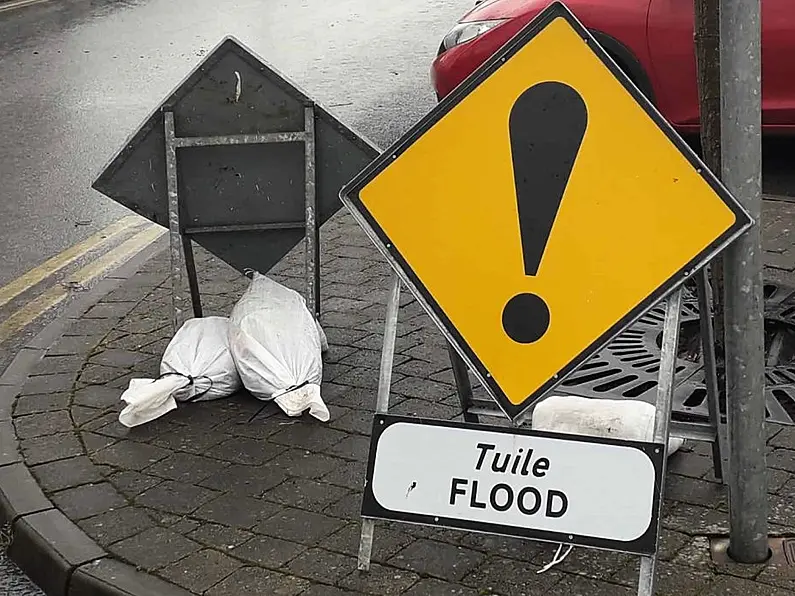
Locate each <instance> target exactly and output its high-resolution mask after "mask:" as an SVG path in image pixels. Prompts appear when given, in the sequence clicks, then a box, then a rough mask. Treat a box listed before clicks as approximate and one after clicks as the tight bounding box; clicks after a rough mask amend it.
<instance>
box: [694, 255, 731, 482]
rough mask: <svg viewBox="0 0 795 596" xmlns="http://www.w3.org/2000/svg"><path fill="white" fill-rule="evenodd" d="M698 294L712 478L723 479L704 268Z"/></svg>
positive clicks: (721, 429) (723, 450)
mask: <svg viewBox="0 0 795 596" xmlns="http://www.w3.org/2000/svg"><path fill="white" fill-rule="evenodd" d="M696 284H697V291H698V312H699V321H700V324H701V353H702V354H703V356H704V384H705V385H706V388H707V407H708V409H709V418H710V423H711V424H713V425H714V427H715V440H714V441H713V442H712V461H713V466H714V468H715V478H717V479H718V480H723V479H724V478H725V475H724V473H723V471H724V457H725V455H726V427H725V425H724V424H723V421H722V415H721V412H720V398H719V396H720V388H719V387H718V368H717V361H716V359H715V328H714V326H713V323H712V308H711V305H712V292H711V288H710V285H709V278H708V273H707V268H706V267H704V268H703V269H702V270H701V271H699V273H698V275H697V277H696Z"/></svg>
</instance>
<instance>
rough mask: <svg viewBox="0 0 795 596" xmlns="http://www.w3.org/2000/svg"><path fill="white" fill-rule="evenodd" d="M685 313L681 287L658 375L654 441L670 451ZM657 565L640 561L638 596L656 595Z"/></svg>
mask: <svg viewBox="0 0 795 596" xmlns="http://www.w3.org/2000/svg"><path fill="white" fill-rule="evenodd" d="M681 315H682V289H681V288H679V289H678V290H676V291H675V292H674V293H673V294H671V296H669V297H668V301H667V302H666V305H665V322H664V323H663V336H662V346H661V348H660V372H659V374H658V377H657V400H656V402H655V404H654V405H655V412H654V439H653V440H654V442H655V443H662V445H663V449H665V450H666V453H667V450H668V439H669V437H670V422H671V411H672V403H673V398H674V385H675V383H676V356H677V350H678V348H679V320H680V318H681ZM666 464H667V457H663V463H662V470H660V478H661V479H662V481H661V482H660V487H659V488H660V507H662V501H663V496H664V488H665V469H666V467H667V465H666ZM659 523H660V521H659V517H658V519H657V527H656V528H655V540H659V536H660V527H659ZM656 567H657V555H656V554H654V555H651V556H648V557H642V558H641V560H640V577H639V578H638V596H653V595H654V576H655V571H656Z"/></svg>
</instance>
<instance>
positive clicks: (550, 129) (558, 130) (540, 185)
mask: <svg viewBox="0 0 795 596" xmlns="http://www.w3.org/2000/svg"><path fill="white" fill-rule="evenodd" d="M508 124H509V129H510V135H511V157H512V160H513V178H514V183H515V185H516V201H517V203H518V207H519V232H520V234H521V237H522V254H523V257H524V272H525V275H533V276H534V275H536V274H537V273H538V268H539V266H540V265H541V258H542V257H543V255H544V249H545V248H546V246H547V240H549V234H550V232H551V231H552V224H553V223H554V222H555V217H556V216H557V213H558V208H559V207H560V201H561V200H562V199H563V193H564V192H565V190H566V184H567V183H568V181H569V175H570V174H571V170H572V168H573V167H574V160H575V159H576V157H577V152H578V151H579V150H580V145H581V144H582V139H583V137H584V136H585V128H586V126H587V125H588V110H587V108H586V107H585V102H584V101H583V99H582V97H580V94H579V93H577V91H575V90H574V89H572V88H571V87H569V86H568V85H564V84H563V83H557V82H547V83H539V84H538V85H533V86H532V87H530V88H529V89H527V90H526V91H525V92H524V93H522V94H521V95H520V96H519V99H517V100H516V102H515V103H514V104H513V107H512V108H511V115H510V120H509V123H508ZM571 274H572V275H576V274H577V273H576V271H572V272H571ZM549 318H550V313H549V307H548V306H547V303H546V302H544V299H543V298H541V297H540V296H536V295H535V294H530V293H523V294H517V295H516V296H514V297H513V298H511V299H510V300H509V301H508V303H507V304H506V305H505V308H503V310H502V326H503V329H505V333H507V334H508V336H509V337H510V338H511V339H512V340H514V341H515V342H517V343H520V344H529V343H533V342H534V341H538V340H539V339H541V337H543V335H544V333H546V331H547V329H548V328H549Z"/></svg>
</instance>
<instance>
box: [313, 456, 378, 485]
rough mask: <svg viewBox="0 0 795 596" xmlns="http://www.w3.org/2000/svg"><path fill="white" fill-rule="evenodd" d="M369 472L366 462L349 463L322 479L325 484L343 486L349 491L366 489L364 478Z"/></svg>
mask: <svg viewBox="0 0 795 596" xmlns="http://www.w3.org/2000/svg"><path fill="white" fill-rule="evenodd" d="M366 470H367V462H365V461H347V462H345V463H344V464H342V465H341V466H339V467H337V468H336V469H335V470H333V471H331V472H329V473H328V474H326V475H325V476H323V477H322V478H321V480H322V481H323V482H325V483H329V484H335V485H337V486H343V487H345V488H347V489H349V490H357V491H361V490H363V489H364V477H365V472H366Z"/></svg>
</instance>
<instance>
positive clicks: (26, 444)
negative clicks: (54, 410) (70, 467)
mask: <svg viewBox="0 0 795 596" xmlns="http://www.w3.org/2000/svg"><path fill="white" fill-rule="evenodd" d="M0 432H2V431H0ZM20 448H21V450H22V456H23V457H24V459H25V463H27V464H28V465H29V466H35V465H36V464H42V463H46V462H50V461H56V460H59V459H66V458H68V457H75V456H76V455H82V454H83V446H82V445H81V444H80V441H78V439H77V435H76V434H74V433H71V432H69V433H59V434H57V435H51V436H48V437H36V438H35V439H26V440H23V441H20Z"/></svg>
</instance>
